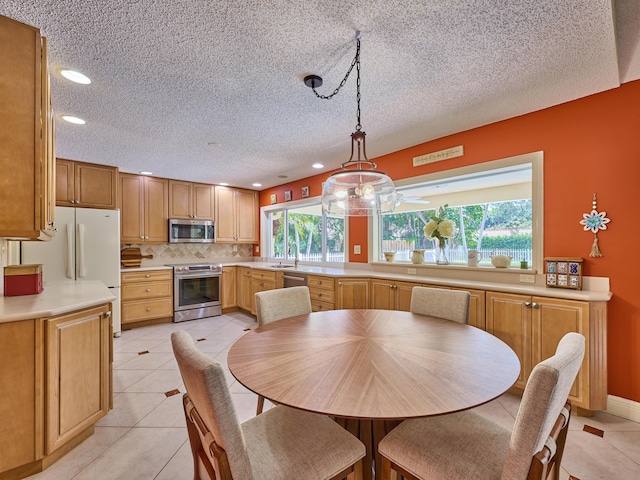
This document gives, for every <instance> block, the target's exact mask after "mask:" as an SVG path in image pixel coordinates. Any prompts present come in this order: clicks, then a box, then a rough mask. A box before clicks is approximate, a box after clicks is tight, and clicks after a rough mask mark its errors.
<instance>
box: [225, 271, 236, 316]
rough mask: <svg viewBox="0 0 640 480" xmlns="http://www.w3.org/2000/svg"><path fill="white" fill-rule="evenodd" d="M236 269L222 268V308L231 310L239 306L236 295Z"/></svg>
mask: <svg viewBox="0 0 640 480" xmlns="http://www.w3.org/2000/svg"><path fill="white" fill-rule="evenodd" d="M236 273H237V272H236V267H223V268H222V278H221V281H222V308H223V309H224V308H231V307H236V306H237V305H238V299H237V294H236Z"/></svg>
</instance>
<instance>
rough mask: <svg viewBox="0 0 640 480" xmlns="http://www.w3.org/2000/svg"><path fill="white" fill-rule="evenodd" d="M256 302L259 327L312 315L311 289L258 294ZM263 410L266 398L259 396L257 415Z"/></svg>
mask: <svg viewBox="0 0 640 480" xmlns="http://www.w3.org/2000/svg"><path fill="white" fill-rule="evenodd" d="M255 301H256V317H257V318H258V326H259V327H261V326H262V325H266V324H267V323H271V322H275V321H277V320H282V319H283V318H288V317H295V316H296V315H304V314H305V313H311V296H310V295H309V287H291V288H279V289H276V290H265V291H264V292H257V293H256V294H255ZM263 408H264V397H263V396H262V395H258V407H257V409H256V415H260V414H261V413H262V409H263Z"/></svg>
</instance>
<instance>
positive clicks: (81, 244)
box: [76, 223, 86, 278]
mask: <svg viewBox="0 0 640 480" xmlns="http://www.w3.org/2000/svg"><path fill="white" fill-rule="evenodd" d="M76 241H77V242H78V278H84V277H85V276H86V272H85V271H84V223H79V224H78V238H77V239H76Z"/></svg>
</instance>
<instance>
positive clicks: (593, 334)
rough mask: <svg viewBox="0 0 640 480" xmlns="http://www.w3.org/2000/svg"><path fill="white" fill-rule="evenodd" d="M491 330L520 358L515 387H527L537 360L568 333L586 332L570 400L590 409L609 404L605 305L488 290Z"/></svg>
mask: <svg viewBox="0 0 640 480" xmlns="http://www.w3.org/2000/svg"><path fill="white" fill-rule="evenodd" d="M486 302H487V305H486V306H487V314H486V321H487V332H489V333H491V334H493V335H495V336H496V337H498V338H500V339H501V340H502V341H504V342H505V343H506V344H507V345H509V346H510V347H511V348H512V349H513V350H514V351H515V352H516V355H518V359H519V360H520V377H519V378H518V381H517V382H516V384H515V387H517V388H520V389H524V387H525V385H526V382H527V379H528V378H529V375H530V374H531V371H532V369H533V367H534V366H535V365H537V364H538V363H539V362H541V361H542V360H544V359H546V358H549V357H550V356H552V355H553V354H554V353H555V351H556V348H557V346H558V342H559V341H560V339H561V338H562V337H563V336H564V335H565V334H566V333H569V332H578V333H580V334H582V335H584V337H585V340H586V350H585V356H584V360H583V362H582V367H581V368H580V371H579V372H578V376H577V378H576V381H575V383H574V384H573V386H572V388H571V392H570V395H569V398H570V400H571V401H572V403H573V404H574V405H575V406H576V407H580V408H583V409H586V410H605V409H606V407H607V365H606V357H607V347H606V304H605V303H604V302H581V301H574V300H564V299H557V298H549V297H534V296H528V295H515V294H507V293H497V292H486Z"/></svg>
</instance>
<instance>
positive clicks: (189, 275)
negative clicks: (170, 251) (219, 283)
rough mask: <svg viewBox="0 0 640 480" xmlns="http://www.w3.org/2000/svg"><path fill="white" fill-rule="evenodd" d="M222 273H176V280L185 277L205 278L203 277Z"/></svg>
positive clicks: (217, 275)
mask: <svg viewBox="0 0 640 480" xmlns="http://www.w3.org/2000/svg"><path fill="white" fill-rule="evenodd" d="M221 276H222V274H221V273H215V272H206V273H205V272H199V273H186V274H185V273H179V274H176V275H175V278H176V280H181V279H183V278H203V277H221Z"/></svg>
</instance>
